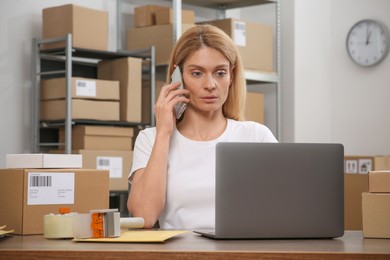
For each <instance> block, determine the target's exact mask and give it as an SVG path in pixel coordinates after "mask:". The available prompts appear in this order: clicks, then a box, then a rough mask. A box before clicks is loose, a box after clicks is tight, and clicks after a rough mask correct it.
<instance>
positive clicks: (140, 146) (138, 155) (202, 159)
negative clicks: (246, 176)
mask: <svg viewBox="0 0 390 260" xmlns="http://www.w3.org/2000/svg"><path fill="white" fill-rule="evenodd" d="M155 137H156V128H155V127H153V128H147V129H145V130H142V131H141V132H140V133H139V135H138V137H137V140H136V143H135V147H134V157H133V163H132V167H131V170H130V176H131V174H133V173H134V172H135V171H136V170H138V169H141V168H145V167H146V164H147V162H148V160H149V157H150V154H151V152H152V147H153V144H154V140H155ZM219 142H277V140H276V138H275V137H274V136H273V134H272V132H271V131H270V130H269V129H268V128H267V127H266V126H264V125H261V124H259V123H256V122H251V121H235V120H232V119H228V122H227V127H226V130H225V131H224V133H223V134H222V135H221V136H220V137H218V138H217V139H215V140H211V141H193V140H190V139H188V138H186V137H184V136H183V135H181V134H180V132H179V131H178V130H177V129H175V131H174V132H173V134H172V136H171V140H170V150H169V156H168V172H167V195H166V196H167V197H166V204H165V209H164V210H163V212H162V214H161V215H160V217H159V223H160V227H161V228H164V229H190V230H193V229H206V228H214V227H215V146H216V144H217V143H219ZM130 176H129V177H130Z"/></svg>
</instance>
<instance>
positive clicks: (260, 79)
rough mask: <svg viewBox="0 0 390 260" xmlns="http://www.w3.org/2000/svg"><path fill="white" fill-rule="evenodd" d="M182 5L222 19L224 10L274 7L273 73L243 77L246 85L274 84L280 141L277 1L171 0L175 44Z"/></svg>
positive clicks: (279, 63)
mask: <svg viewBox="0 0 390 260" xmlns="http://www.w3.org/2000/svg"><path fill="white" fill-rule="evenodd" d="M182 3H184V4H189V5H194V6H200V7H206V8H212V9H215V10H217V11H218V12H219V14H218V16H219V17H220V18H221V19H222V18H225V17H226V10H228V9H233V8H240V7H248V6H255V5H264V4H274V5H275V36H276V37H275V38H276V43H275V46H276V61H275V70H276V71H275V73H269V72H259V71H249V70H246V71H245V77H246V79H247V82H248V84H264V83H272V84H275V92H276V134H275V135H276V137H277V139H278V140H281V132H282V120H281V111H282V108H281V107H282V102H281V101H282V98H281V95H282V87H281V77H280V75H281V29H280V27H281V22H280V16H281V15H280V3H279V1H278V0H172V9H173V15H174V23H173V31H174V34H173V35H174V39H173V41H174V42H176V41H177V40H178V39H179V37H180V32H181V15H180V14H181V9H182Z"/></svg>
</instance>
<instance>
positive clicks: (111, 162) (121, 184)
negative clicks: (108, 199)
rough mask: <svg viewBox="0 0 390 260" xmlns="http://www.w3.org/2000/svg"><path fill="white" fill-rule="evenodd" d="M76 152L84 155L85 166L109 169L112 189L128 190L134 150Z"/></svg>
mask: <svg viewBox="0 0 390 260" xmlns="http://www.w3.org/2000/svg"><path fill="white" fill-rule="evenodd" d="M75 153H78V154H81V155H82V157H83V167H84V168H89V169H98V170H108V171H109V173H110V185H109V188H110V191H127V190H128V188H129V186H128V185H129V182H128V176H129V172H130V167H131V163H132V160H133V152H132V151H114V150H111V151H110V150H78V151H75Z"/></svg>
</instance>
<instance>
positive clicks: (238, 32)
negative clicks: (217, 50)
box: [233, 21, 246, 46]
mask: <svg viewBox="0 0 390 260" xmlns="http://www.w3.org/2000/svg"><path fill="white" fill-rule="evenodd" d="M233 26H234V28H233V30H234V43H235V44H236V45H237V46H246V24H245V22H241V21H235V22H234V24H233Z"/></svg>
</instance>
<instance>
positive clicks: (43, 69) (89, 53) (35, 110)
mask: <svg viewBox="0 0 390 260" xmlns="http://www.w3.org/2000/svg"><path fill="white" fill-rule="evenodd" d="M58 42H63V43H64V46H65V47H63V48H58V49H47V50H46V49H41V46H42V45H43V44H48V43H58ZM32 47H33V52H32V53H33V64H32V82H33V94H32V98H33V100H32V104H33V107H32V120H33V127H32V131H31V134H32V138H31V140H32V143H31V148H32V149H31V150H32V152H33V153H37V152H40V150H41V148H42V147H56V146H59V145H64V147H65V153H71V152H72V125H75V124H89V125H111V126H129V127H130V126H141V127H145V126H146V125H144V124H142V123H131V122H121V121H98V120H75V119H72V105H71V79H72V76H73V75H75V74H80V75H77V76H83V70H86V71H89V72H88V73H90V74H91V72H92V71H94V72H95V74H96V66H97V63H98V62H99V61H100V60H107V59H118V58H125V57H135V58H142V59H143V60H145V61H148V64H149V66H147V68H144V67H143V69H142V71H143V73H147V74H148V75H149V76H150V77H149V79H150V88H151V97H150V99H151V101H152V102H151V106H153V103H154V96H155V91H154V89H155V86H154V84H155V72H156V71H155V49H154V46H151V47H150V48H147V49H141V50H135V51H118V52H111V51H100V50H90V49H82V48H73V47H72V35H71V34H68V35H66V36H64V37H60V38H52V39H36V38H35V39H33V46H32ZM88 73H84V75H86V74H88ZM92 74H93V72H92ZM60 76H62V77H65V78H66V116H65V119H64V120H54V121H42V120H40V84H41V78H53V77H60ZM152 108H153V107H151V122H150V124H151V125H154V124H155V123H154V112H153V109H152ZM60 126H64V127H65V143H58V142H46V143H45V142H41V129H42V128H53V127H54V128H55V127H60Z"/></svg>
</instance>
